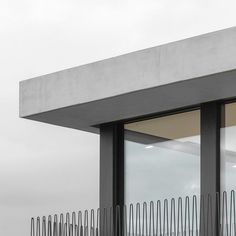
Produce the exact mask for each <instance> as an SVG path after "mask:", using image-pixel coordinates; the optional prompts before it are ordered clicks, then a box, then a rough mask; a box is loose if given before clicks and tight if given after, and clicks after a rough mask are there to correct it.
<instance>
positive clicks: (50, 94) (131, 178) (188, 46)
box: [20, 27, 236, 208]
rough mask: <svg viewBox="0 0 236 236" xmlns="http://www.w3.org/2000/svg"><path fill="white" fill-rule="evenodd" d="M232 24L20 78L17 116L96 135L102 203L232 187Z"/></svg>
mask: <svg viewBox="0 0 236 236" xmlns="http://www.w3.org/2000/svg"><path fill="white" fill-rule="evenodd" d="M235 98H236V27H235V28H229V29H226V30H221V31H217V32H213V33H209V34H205V35H201V36H197V37H193V38H189V39H185V40H181V41H177V42H173V43H169V44H166V45H161V46H157V47H153V48H148V49H144V50H141V51H137V52H133V53H129V54H126V55H122V56H118V57H114V58H110V59H106V60H103V61H98V62H95V63H91V64H87V65H82V66H78V67H75V68H71V69H67V70H63V71H59V72H56V73H52V74H48V75H44V76H40V77H37V78H33V79H29V80H25V81H22V82H20V117H23V118H27V119H31V120H36V121H40V122H46V123H49V124H53V125H59V126H63V127H69V128H73V129H78V130H84V131H88V132H93V133H99V134H100V206H101V207H102V208H103V207H109V206H114V205H117V204H119V205H123V204H124V203H130V202H137V201H150V200H156V199H164V198H170V197H179V196H186V195H193V194H208V193H213V194H214V193H215V192H220V191H222V190H231V189H234V188H235V183H236V102H235V101H236V100H235Z"/></svg>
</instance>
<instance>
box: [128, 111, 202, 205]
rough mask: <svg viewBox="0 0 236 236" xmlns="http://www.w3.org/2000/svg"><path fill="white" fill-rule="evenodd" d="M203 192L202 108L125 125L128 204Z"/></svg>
mask: <svg viewBox="0 0 236 236" xmlns="http://www.w3.org/2000/svg"><path fill="white" fill-rule="evenodd" d="M199 193H200V110H194V111H189V112H184V113H179V114H174V115H169V116H164V117H159V118H153V119H149V120H144V121H139V122H134V123H129V124H126V125H125V203H131V202H133V203H135V202H143V201H151V200H159V199H160V200H162V199H164V198H171V197H180V196H186V195H190V196H191V195H193V194H199Z"/></svg>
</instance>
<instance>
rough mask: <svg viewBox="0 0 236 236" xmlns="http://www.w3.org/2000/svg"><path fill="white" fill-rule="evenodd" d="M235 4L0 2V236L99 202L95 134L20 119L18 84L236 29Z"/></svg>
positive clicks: (201, 0) (205, 0)
mask: <svg viewBox="0 0 236 236" xmlns="http://www.w3.org/2000/svg"><path fill="white" fill-rule="evenodd" d="M235 9H236V1H235V0H224V1H223V0H222V1H217V0H180V1H176V0H145V1H144V0H143V1H141V0H127V1H125V0H119V1H118V0H96V1H95V0H86V1H85V0H84V1H82V0H21V1H19V0H0V65H1V66H0V76H1V77H0V78H1V86H0V105H1V107H0V109H1V118H0V121H1V122H0V150H1V152H0V189H1V191H0V235H4V236H10V235H16V233H17V235H18V236H20V235H22V236H25V235H29V219H30V216H36V215H38V214H39V215H42V214H49V213H54V212H60V211H66V210H77V209H81V208H82V209H84V208H89V207H96V206H97V205H98V176H99V175H98V150H99V145H98V142H99V139H98V137H97V136H96V135H93V134H88V133H85V132H80V131H76V130H70V129H66V128H60V127H54V126H50V125H47V124H43V123H38V122H33V121H29V120H24V119H19V118H18V81H19V80H23V79H27V78H31V77H35V76H38V75H42V74H46V73H50V72H54V71H57V70H61V69H65V68H69V67H73V66H77V65H80V64H85V63H88V62H92V61H96V60H100V59H104V58H108V57H111V56H115V55H119V54H122V53H127V52H130V51H134V50H139V49H143V48H147V47H151V46H155V45H158V44H161V43H166V42H170V41H174V40H178V39H182V38H186V37H190V36H194V35H198V34H202V33H206V32H210V31H214V30H218V29H222V28H227V27H231V26H235V25H236V14H235Z"/></svg>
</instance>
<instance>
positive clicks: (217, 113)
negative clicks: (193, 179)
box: [100, 101, 223, 208]
mask: <svg viewBox="0 0 236 236" xmlns="http://www.w3.org/2000/svg"><path fill="white" fill-rule="evenodd" d="M221 104H222V103H220V102H218V101H214V102H209V103H204V104H201V105H200V106H199V105H198V106H195V107H192V108H188V109H186V108H185V109H182V110H178V111H173V113H178V112H185V111H189V110H193V109H199V107H200V112H201V159H200V162H201V165H200V166H201V170H200V171H201V174H200V176H201V181H200V183H201V194H208V193H210V194H215V193H216V192H220V128H221V123H222V109H223V106H222V105H221ZM173 113H172V114H173ZM169 114H170V112H166V113H162V114H159V115H158V116H164V115H169ZM152 117H153V115H151V116H149V117H148V116H147V117H146V118H152ZM156 117H157V116H156ZM138 119H139V120H140V119H143V118H138ZM134 120H137V118H135V119H132V120H129V122H132V121H134ZM126 122H127V121H122V122H118V123H111V124H104V125H101V126H100V207H101V208H104V207H110V206H116V205H123V204H124V184H125V176H124V174H125V173H124V168H125V167H124V124H125V123H126Z"/></svg>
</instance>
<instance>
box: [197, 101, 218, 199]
mask: <svg viewBox="0 0 236 236" xmlns="http://www.w3.org/2000/svg"><path fill="white" fill-rule="evenodd" d="M220 127H221V105H220V104H219V103H218V102H209V103H205V104H202V105H201V194H203V195H207V194H212V195H213V196H214V195H215V193H216V192H220Z"/></svg>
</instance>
